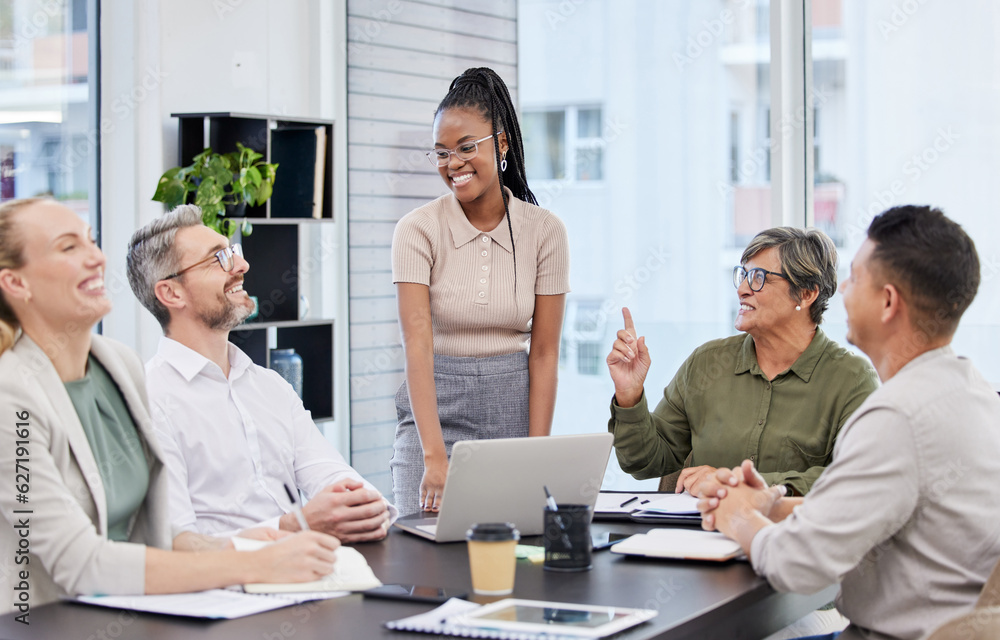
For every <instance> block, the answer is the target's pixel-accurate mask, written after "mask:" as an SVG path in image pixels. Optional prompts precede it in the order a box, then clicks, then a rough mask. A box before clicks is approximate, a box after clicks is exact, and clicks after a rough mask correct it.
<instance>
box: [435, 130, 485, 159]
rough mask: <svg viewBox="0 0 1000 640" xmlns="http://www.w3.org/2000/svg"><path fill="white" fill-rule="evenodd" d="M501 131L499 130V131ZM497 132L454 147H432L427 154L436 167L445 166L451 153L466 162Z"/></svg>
mask: <svg viewBox="0 0 1000 640" xmlns="http://www.w3.org/2000/svg"><path fill="white" fill-rule="evenodd" d="M497 133H499V131H498V132H497ZM495 135H496V133H491V134H490V135H488V136H486V137H485V138H480V139H479V140H470V141H469V142H463V143H462V144H460V145H458V146H457V147H455V148H454V149H432V150H430V151H428V152H427V153H426V154H424V155H426V156H427V159H428V160H430V161H431V164H432V165H434V166H435V167H445V166H447V165H448V163H449V162H451V154H453V153H454V154H455V155H456V156H457V157H458V159H459V160H461V161H462V162H466V161H468V160H472V159H473V158H475V157H476V156H477V155H478V154H479V143H480V142H485V141H486V140H489V139H490V138H492V137H493V136H495Z"/></svg>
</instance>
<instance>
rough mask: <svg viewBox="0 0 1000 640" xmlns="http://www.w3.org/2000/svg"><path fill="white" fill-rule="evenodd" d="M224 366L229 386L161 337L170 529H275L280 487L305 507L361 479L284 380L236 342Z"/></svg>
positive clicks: (152, 372) (159, 420)
mask: <svg viewBox="0 0 1000 640" xmlns="http://www.w3.org/2000/svg"><path fill="white" fill-rule="evenodd" d="M229 365H230V371H229V379H228V380H227V379H226V377H225V376H224V375H223V373H222V370H221V369H220V368H219V366H218V365H216V364H215V363H214V362H212V361H210V360H209V359H208V358H205V357H204V356H202V355H201V354H199V353H197V352H196V351H193V350H192V349H189V348H188V347H186V346H184V345H182V344H181V343H179V342H177V341H175V340H171V339H170V338H166V337H164V338H161V339H160V344H159V347H158V349H157V353H156V355H155V356H154V357H153V358H152V359H151V360H150V361H149V362H147V363H146V386H147V388H148V391H149V403H150V413H151V414H152V416H153V424H154V426H155V428H156V435H157V438H158V440H159V442H160V445H161V448H162V449H163V457H164V463H165V464H166V467H167V470H168V473H169V476H170V517H171V520H172V524H173V527H174V531H175V532H176V531H182V530H183V531H194V532H197V533H203V534H210V535H226V534H232V533H234V532H235V531H238V530H240V529H244V528H247V527H253V526H268V527H274V528H277V527H278V519H279V518H280V517H281V516H282V515H283V514H285V513H288V512H290V511H291V503H290V501H289V499H288V496H287V495H286V494H285V490H284V487H283V486H282V485H283V484H288V486H290V487H296V488H297V489H299V490H300V491H301V492H302V493H303V494H305V496H306V500H307V501H308V500H310V499H312V497H313V496H315V495H316V494H317V493H318V492H319V491H320V490H321V489H323V488H324V487H326V486H328V485H330V484H333V483H335V482H337V481H339V480H343V479H345V478H353V479H356V480H360V481H362V482H364V479H363V478H362V477H361V476H360V475H359V474H358V473H357V472H356V471H355V470H354V469H352V468H351V466H350V465H349V464H347V461H345V460H344V457H343V456H342V455H340V453H339V452H338V451H337V449H336V448H335V447H334V446H333V445H332V444H331V443H330V442H329V441H328V440H327V439H326V438H325V437H323V434H321V433H320V431H319V429H318V428H317V427H316V424H315V423H314V422H313V421H312V416H311V414H310V413H309V412H308V411H307V410H306V409H305V407H303V406H302V401H301V400H300V399H299V397H298V395H296V393H295V391H294V390H293V389H292V387H291V385H289V384H288V383H287V382H286V381H285V380H284V379H283V378H282V377H281V376H279V375H278V374H277V373H276V372H274V371H272V370H270V369H265V368H263V367H260V366H257V365H255V364H254V363H253V361H252V360H250V358H249V357H248V356H247V355H246V354H245V353H243V352H242V351H240V350H239V349H238V348H237V347H236V346H235V345H232V344H230V345H229ZM365 486H366V487H367V488H369V489H372V490H374V489H375V488H374V487H373V486H372V485H371V484H369V483H368V482H365ZM390 515H391V516H392V518H393V519H395V517H396V515H397V514H396V510H395V507H391V506H390Z"/></svg>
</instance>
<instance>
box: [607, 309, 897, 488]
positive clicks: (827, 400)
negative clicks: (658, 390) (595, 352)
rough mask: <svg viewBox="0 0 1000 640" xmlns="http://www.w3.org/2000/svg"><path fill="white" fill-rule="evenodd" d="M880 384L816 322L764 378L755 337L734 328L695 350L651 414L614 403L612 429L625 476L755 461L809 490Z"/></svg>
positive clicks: (776, 477)
mask: <svg viewBox="0 0 1000 640" xmlns="http://www.w3.org/2000/svg"><path fill="white" fill-rule="evenodd" d="M877 387H878V375H877V374H876V373H875V370H874V369H873V368H872V366H871V364H869V363H868V361H867V360H864V359H862V358H860V357H858V356H856V355H854V354H852V353H850V352H849V351H847V350H846V349H844V348H843V347H841V346H840V345H838V344H837V343H836V342H834V341H833V340H830V339H829V338H828V337H827V336H826V334H825V333H823V330H822V329H819V328H817V329H816V335H815V336H814V337H813V340H812V342H810V343H809V346H808V347H806V350H805V351H804V352H803V353H802V355H801V356H799V359H798V360H796V361H795V363H794V364H792V366H791V367H789V368H788V370H787V371H784V372H782V373H779V374H778V375H777V376H775V377H774V379H773V380H768V379H767V377H766V376H765V375H764V373H763V372H762V371H761V369H760V366H759V365H758V364H757V352H756V350H755V348H754V342H753V338H752V337H750V336H749V335H747V334H740V335H736V336H732V337H729V338H723V339H721V340H712V341H711V342H708V343H705V344H704V345H702V346H700V347H698V348H697V349H695V351H694V353H692V354H691V355H690V356H689V357H688V359H687V360H686V361H685V362H684V364H682V365H681V367H680V369H678V370H677V373H676V374H675V375H674V379H673V380H671V381H670V384H669V385H667V388H666V389H664V391H663V397H662V398H661V399H660V402H659V404H658V405H657V406H656V409H655V410H654V411H653V412H652V413H650V412H649V409H648V407H647V405H646V395H645V393H643V396H642V398H640V400H639V402H638V403H637V404H636V405H635V406H634V407H629V408H622V407H619V406H618V405H617V404H615V400H614V398H612V400H611V420H609V421H608V430H609V431H610V432H611V433H613V434H614V436H615V453H616V455H617V456H618V462H619V464H621V467H622V469H623V470H624V471H626V472H627V473H630V474H632V475H633V476H634V477H636V478H638V479H644V478H655V477H659V476H664V475H667V474H670V473H673V472H675V471H677V470H679V469H681V468H683V467H684V466H685V465H684V462H685V460H686V458H687V457H688V454H691V462H690V465H689V466H693V467H696V466H701V465H710V466H713V467H735V466H738V465H739V464H740V463H742V462H743V460H745V459H748V460H752V461H753V463H754V465H755V466H756V467H757V469H758V470H759V471H760V472H761V474H762V475H763V476H764V479H765V480H767V482H768V483H769V484H784V485H788V486H789V487H791V488H792V489H794V490H795V492H796V493H799V494H803V495H804V494H805V493H807V492H808V491H809V489H810V487H812V484H813V482H814V481H815V480H816V478H818V477H819V475H820V473H822V472H823V469H824V468H825V467H826V465H827V464H829V463H830V461H831V459H832V454H833V445H834V442H835V441H836V438H837V433H838V432H839V431H840V428H841V427H842V426H843V425H844V423H845V422H846V421H847V419H848V418H849V417H850V416H851V414H852V413H854V410H855V409H857V408H858V406H860V405H861V403H862V402H863V401H864V400H865V398H867V397H868V395H869V394H870V393H871V392H872V391H874V390H875V389H876V388H877Z"/></svg>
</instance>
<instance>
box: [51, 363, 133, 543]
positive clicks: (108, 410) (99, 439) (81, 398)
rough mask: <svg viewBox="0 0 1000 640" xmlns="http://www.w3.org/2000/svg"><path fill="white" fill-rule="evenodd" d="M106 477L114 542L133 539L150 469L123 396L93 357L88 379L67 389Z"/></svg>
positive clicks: (69, 383)
mask: <svg viewBox="0 0 1000 640" xmlns="http://www.w3.org/2000/svg"><path fill="white" fill-rule="evenodd" d="M65 385H66V392H67V393H69V397H70V400H72V401H73V407H74V408H76V415H77V416H79V418H80V424H81V425H82V426H83V431H84V433H86V434H87V441H88V442H89V443H90V450H91V451H92V452H93V454H94V461H95V462H97V468H98V469H99V470H100V472H101V481H102V482H103V484H104V495H105V500H106V502H107V505H108V539H109V540H117V541H119V542H124V541H127V540H128V539H129V531H130V529H131V528H132V519H133V517H134V516H135V514H136V512H137V511H138V510H139V507H141V506H142V502H143V500H145V499H146V491H147V490H148V489H149V465H148V464H147V463H146V454H145V451H144V450H143V446H142V442H141V441H140V440H139V434H138V432H137V431H136V428H135V422H134V421H133V420H132V414H131V413H129V410H128V407H126V406H125V400H124V399H123V398H122V394H121V391H119V390H118V386H117V385H116V384H115V381H114V380H112V379H111V376H109V375H108V372H107V371H105V370H104V367H102V366H101V363H100V362H98V361H97V359H95V358H94V356H93V355H91V356H90V358H89V360H88V361H87V373H86V375H84V377H82V378H80V379H79V380H73V381H71V382H67V383H65Z"/></svg>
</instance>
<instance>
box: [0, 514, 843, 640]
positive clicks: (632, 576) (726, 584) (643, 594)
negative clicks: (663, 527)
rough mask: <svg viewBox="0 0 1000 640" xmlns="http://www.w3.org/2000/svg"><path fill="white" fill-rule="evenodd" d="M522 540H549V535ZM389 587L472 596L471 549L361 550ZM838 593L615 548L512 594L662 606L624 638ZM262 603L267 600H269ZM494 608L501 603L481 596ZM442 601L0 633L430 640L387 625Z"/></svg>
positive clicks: (60, 615) (81, 638) (600, 525)
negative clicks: (785, 586)
mask: <svg viewBox="0 0 1000 640" xmlns="http://www.w3.org/2000/svg"><path fill="white" fill-rule="evenodd" d="M650 528H652V527H651V525H648V524H645V525H643V524H634V523H631V522H594V523H593V525H592V529H593V531H595V532H601V531H611V532H620V533H642V532H645V531H648V530H649V529H650ZM522 543H523V544H536V545H541V537H540V536H537V537H525V538H523V539H522ZM355 548H357V549H358V550H359V551H360V552H361V553H362V554H363V555H364V556H365V558H366V559H367V560H368V564H369V565H371V567H372V569H373V570H374V572H375V575H376V576H378V578H379V579H380V580H381V581H382V582H384V583H387V584H388V583H403V584H421V585H434V586H439V587H455V588H458V589H462V590H468V591H469V592H470V594H471V587H472V583H471V578H470V575H469V559H468V553H467V550H466V544H465V543H464V542H453V543H446V544H436V543H434V542H431V541H429V540H424V539H422V538H418V537H416V536H413V535H410V534H407V533H404V532H402V531H400V530H398V529H396V528H393V529H392V531H391V532H390V534H389V536H388V537H387V538H386V539H385V540H383V541H381V542H374V543H366V544H360V545H357V546H356V547H355ZM835 594H836V587H830V588H828V589H825V590H823V591H821V592H819V593H816V594H813V595H810V596H803V595H796V594H787V593H778V592H776V591H775V590H774V589H772V588H771V586H770V585H769V584H768V583H767V581H766V580H764V579H763V578H760V577H758V576H757V575H756V574H754V572H753V570H752V569H751V568H750V565H749V564H748V563H747V562H745V561H729V562H724V563H708V562H685V561H666V560H652V559H647V558H631V557H627V556H622V555H619V554H613V553H611V552H610V551H608V550H602V551H597V552H595V553H594V562H593V569H591V570H590V571H584V572H579V573H556V572H552V571H546V570H544V569H543V568H542V565H541V564H532V563H531V562H529V561H528V560H518V561H517V571H516V578H515V584H514V593H513V595H512V596H511V597H517V598H526V599H532V600H548V601H556V602H577V603H589V604H596V605H612V606H620V607H637V608H648V609H655V610H657V611H658V612H659V614H658V615H657V616H656V617H655V618H654V619H653V620H651V621H650V622H647V623H644V624H642V625H640V626H638V627H633V628H632V629H630V630H628V631H626V632H624V633H622V634H620V635H618V636H615V637H616V638H620V639H621V640H649V639H652V638H662V639H667V638H670V639H675V638H676V639H681V638H690V639H692V640H693V639H699V640H705V639H714V638H719V639H725V640H730V639H742V638H746V639H752V638H763V637H765V636H766V635H768V634H769V633H771V632H773V631H776V630H778V629H780V628H782V627H783V626H785V625H787V624H788V623H790V622H792V621H793V620H796V619H798V618H800V617H802V616H803V615H806V614H807V613H809V612H810V611H812V610H814V609H817V608H819V607H821V606H823V605H824V604H826V603H828V602H830V601H832V600H833V597H834V595H835ZM262 597H263V596H262ZM470 599H471V600H473V601H476V602H482V603H485V602H491V601H494V600H496V599H497V598H479V597H477V596H474V595H470ZM434 606H435V605H431V604H420V603H413V602H401V601H391V600H376V599H370V598H368V599H366V598H364V597H362V596H361V595H360V594H356V593H355V594H351V595H349V596H346V597H342V598H335V599H331V600H323V601H315V602H307V603H303V604H299V605H294V606H291V607H287V608H284V609H276V610H273V611H267V612H264V613H259V614H256V615H252V616H247V617H244V618H237V619H234V620H219V621H215V620H199V619H192V618H180V617H171V616H163V615H155V614H143V613H137V612H131V611H122V610H115V609H108V608H104V607H94V606H89V605H83V604H78V603H72V602H59V603H52V604H48V605H44V606H38V607H32V609H31V613H30V616H29V619H30V622H31V624H30V625H29V626H25V625H23V624H20V623H18V622H16V621H15V620H14V614H7V615H5V616H3V617H2V618H0V638H3V639H5V640H21V639H22V638H24V639H32V640H37V639H41V638H44V639H46V640H48V639H58V640H106V639H108V638H113V639H116V640H117V639H119V638H123V639H130V638H136V639H143V640H189V639H196V638H213V639H219V640H286V639H292V640H312V639H317V640H318V639H323V640H329V639H331V638H347V639H351V640H355V639H365V638H388V637H395V638H407V637H409V638H414V639H415V640H416V639H419V638H427V637H440V638H445V637H447V636H428V635H426V634H415V633H406V632H393V631H389V630H388V629H385V628H384V627H383V626H382V623H383V622H385V621H388V620H395V619H398V618H403V617H406V616H411V615H415V614H418V613H423V612H425V611H429V610H430V609H432V608H434Z"/></svg>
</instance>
